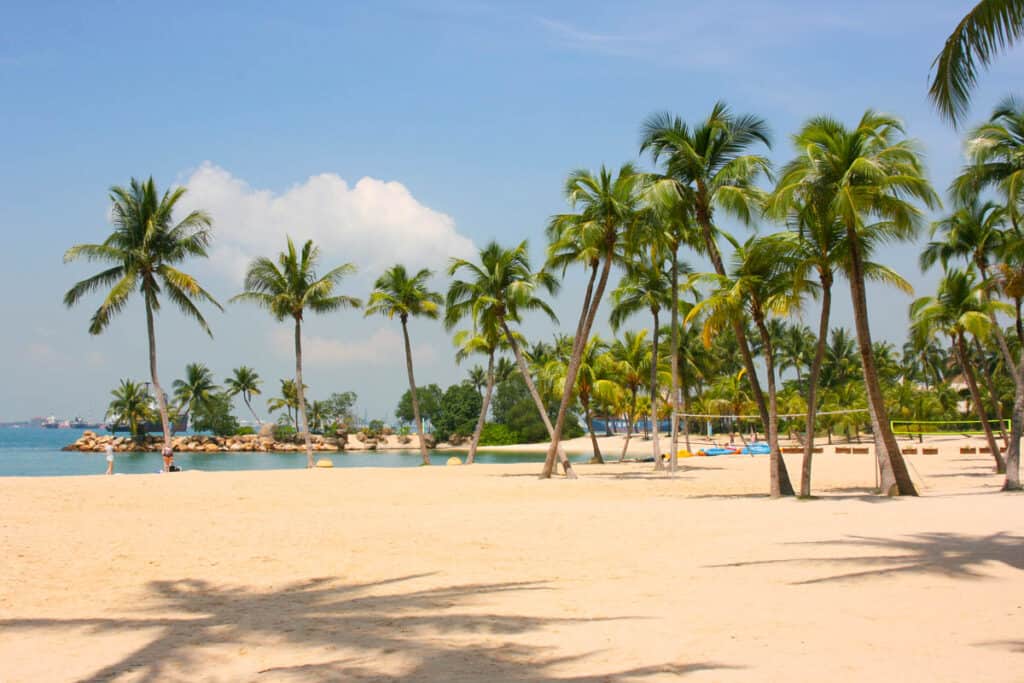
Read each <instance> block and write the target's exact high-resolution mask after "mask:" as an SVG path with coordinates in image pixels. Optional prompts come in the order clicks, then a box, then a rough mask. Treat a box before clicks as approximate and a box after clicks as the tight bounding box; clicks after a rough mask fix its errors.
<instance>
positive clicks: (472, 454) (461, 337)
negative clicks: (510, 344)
mask: <svg viewBox="0 0 1024 683" xmlns="http://www.w3.org/2000/svg"><path fill="white" fill-rule="evenodd" d="M476 322H477V323H478V326H477V328H476V329H474V330H462V331H460V332H456V333H455V339H454V341H455V346H456V347H457V348H458V351H457V352H456V354H455V360H456V362H461V361H463V360H464V359H466V358H468V357H469V356H471V355H473V354H483V355H485V356H487V381H486V383H485V386H486V389H485V390H484V394H483V401H482V402H481V404H480V417H478V418H477V421H476V427H475V428H474V429H473V437H472V439H471V440H470V442H469V453H468V454H467V455H466V464H467V465H472V464H473V463H474V462H475V461H476V451H477V448H478V447H479V445H480V435H481V434H482V433H483V430H484V423H485V422H486V421H487V410H488V409H489V408H490V405H491V394H492V393H493V391H494V384H495V382H496V381H497V373H496V372H495V368H494V354H496V353H497V352H498V351H499V350H500V349H501V348H503V347H504V339H503V338H502V332H501V328H500V327H498V325H497V324H496V321H495V319H494V318H493V317H491V316H484V317H483V318H482V319H481V320H479V321H476Z"/></svg>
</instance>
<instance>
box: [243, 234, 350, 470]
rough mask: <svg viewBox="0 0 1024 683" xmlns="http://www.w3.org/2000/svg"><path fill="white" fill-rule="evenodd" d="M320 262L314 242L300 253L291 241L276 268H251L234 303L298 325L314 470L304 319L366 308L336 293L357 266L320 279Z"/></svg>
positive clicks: (262, 263)
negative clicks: (307, 314) (253, 306)
mask: <svg viewBox="0 0 1024 683" xmlns="http://www.w3.org/2000/svg"><path fill="white" fill-rule="evenodd" d="M319 259H320V250H319V249H318V248H317V247H316V246H315V245H314V244H313V240H307V241H306V243H305V244H304V245H303V246H302V251H301V252H299V251H297V250H296V249H295V244H294V243H293V242H292V238H291V237H289V238H288V248H287V250H285V251H283V252H281V254H279V255H278V257H277V263H276V264H275V263H274V262H273V261H272V260H270V259H269V258H266V257H260V258H257V259H255V260H254V261H253V262H252V263H251V264H249V268H248V270H247V271H246V273H245V291H244V292H242V293H241V294H239V295H237V296H235V297H234V298H232V299H231V301H233V302H234V301H247V302H250V303H254V304H256V305H257V306H260V307H261V308H265V309H266V310H268V311H270V313H271V315H273V316H274V318H276V319H277V320H278V321H283V320H286V319H287V318H291V319H292V320H293V321H294V322H295V388H296V398H297V400H298V411H299V416H300V417H301V419H302V424H301V428H302V432H303V434H304V436H305V440H306V460H307V466H308V467H312V466H313V442H312V439H311V438H310V435H309V420H308V418H307V416H306V398H305V391H304V390H305V385H303V383H302V320H303V316H304V315H305V312H306V310H307V309H308V310H310V311H312V312H314V313H331V312H333V311H339V310H342V309H345V308H359V307H360V306H361V305H362V302H360V301H359V299H356V298H354V297H351V296H345V295H340V294H335V293H334V292H335V288H336V287H337V286H338V283H339V282H340V281H341V280H342V278H344V277H345V276H346V275H349V274H350V273H353V272H355V266H353V265H352V264H351V263H346V264H343V265H341V266H338V267H337V268H333V269H331V270H330V271H328V272H327V273H326V274H325V275H323V276H321V277H317V273H316V265H317V261H319Z"/></svg>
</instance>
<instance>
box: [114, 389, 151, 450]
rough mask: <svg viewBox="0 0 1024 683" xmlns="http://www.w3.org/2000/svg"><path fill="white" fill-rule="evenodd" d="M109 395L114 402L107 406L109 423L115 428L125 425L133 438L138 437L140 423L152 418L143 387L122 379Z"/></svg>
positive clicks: (147, 395) (146, 394)
mask: <svg viewBox="0 0 1024 683" xmlns="http://www.w3.org/2000/svg"><path fill="white" fill-rule="evenodd" d="M110 394H111V396H113V397H114V400H112V401H111V402H110V405H109V406H107V419H108V421H109V423H110V424H111V425H113V426H115V427H116V426H117V425H125V426H127V427H128V432H129V433H130V434H131V435H132V436H133V437H138V436H140V432H141V425H142V423H143V422H146V421H147V420H149V419H151V418H152V409H151V408H150V403H149V394H148V393H147V392H146V388H145V386H143V385H142V384H141V383H136V382H133V381H132V380H130V379H122V380H121V384H120V385H119V386H118V387H117V389H114V390H113V391H112V392H110Z"/></svg>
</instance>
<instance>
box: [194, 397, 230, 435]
mask: <svg viewBox="0 0 1024 683" xmlns="http://www.w3.org/2000/svg"><path fill="white" fill-rule="evenodd" d="M192 429H193V430H194V431H197V432H212V433H213V434H215V435H217V436H231V435H232V434H235V433H236V432H237V431H238V419H237V418H235V416H234V415H232V414H231V397H230V396H228V395H227V394H225V393H223V392H217V393H214V394H210V395H209V396H208V397H207V398H206V400H204V401H202V402H201V403H197V404H196V407H195V410H194V411H193V412H192Z"/></svg>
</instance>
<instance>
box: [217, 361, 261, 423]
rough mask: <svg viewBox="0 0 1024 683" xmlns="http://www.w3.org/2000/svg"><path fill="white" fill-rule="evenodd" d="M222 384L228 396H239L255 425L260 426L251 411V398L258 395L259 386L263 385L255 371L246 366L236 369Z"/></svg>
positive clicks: (258, 420)
mask: <svg viewBox="0 0 1024 683" xmlns="http://www.w3.org/2000/svg"><path fill="white" fill-rule="evenodd" d="M224 384H225V385H226V386H227V394H228V396H238V395H241V396H242V400H243V401H244V402H245V406H246V407H247V408H248V409H249V412H250V413H252V417H253V419H254V420H256V424H262V421H261V420H260V418H259V416H258V415H256V411H255V410H253V409H252V397H253V396H258V395H259V394H260V386H261V385H262V384H263V380H262V379H260V376H259V375H258V374H257V373H256V371H255V370H253V369H252V368H250V367H248V366H246V365H242V366H240V367H237V368H235V369H234V370H232V375H231V377H228V378H227V379H226V380H224Z"/></svg>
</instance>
